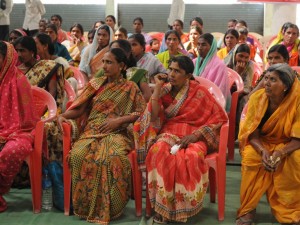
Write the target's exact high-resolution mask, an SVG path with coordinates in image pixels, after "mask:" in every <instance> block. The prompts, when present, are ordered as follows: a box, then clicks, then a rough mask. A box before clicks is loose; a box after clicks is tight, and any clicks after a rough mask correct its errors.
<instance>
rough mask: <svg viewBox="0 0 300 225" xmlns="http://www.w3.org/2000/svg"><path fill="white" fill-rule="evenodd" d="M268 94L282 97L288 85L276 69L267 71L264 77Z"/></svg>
mask: <svg viewBox="0 0 300 225" xmlns="http://www.w3.org/2000/svg"><path fill="white" fill-rule="evenodd" d="M264 83H265V91H266V95H267V96H268V97H271V98H275V99H278V98H282V97H283V96H284V93H285V90H286V89H287V87H286V86H285V84H284V83H283V82H282V80H281V79H280V78H279V75H278V73H277V72H276V71H272V72H267V73H266V75H265V77H264Z"/></svg>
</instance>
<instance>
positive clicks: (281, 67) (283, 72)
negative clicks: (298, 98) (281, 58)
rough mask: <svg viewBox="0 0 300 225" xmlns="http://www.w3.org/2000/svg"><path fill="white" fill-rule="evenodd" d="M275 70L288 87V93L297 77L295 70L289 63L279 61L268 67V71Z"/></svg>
mask: <svg viewBox="0 0 300 225" xmlns="http://www.w3.org/2000/svg"><path fill="white" fill-rule="evenodd" d="M274 71H275V72H277V74H278V76H279V79H280V80H281V81H282V82H283V83H284V85H285V86H286V87H287V90H286V93H288V92H289V90H290V89H291V87H292V86H293V83H294V81H295V78H296V74H295V72H294V70H293V69H292V68H291V67H290V66H289V65H288V64H287V63H277V64H274V65H272V66H270V67H269V68H268V69H267V72H274Z"/></svg>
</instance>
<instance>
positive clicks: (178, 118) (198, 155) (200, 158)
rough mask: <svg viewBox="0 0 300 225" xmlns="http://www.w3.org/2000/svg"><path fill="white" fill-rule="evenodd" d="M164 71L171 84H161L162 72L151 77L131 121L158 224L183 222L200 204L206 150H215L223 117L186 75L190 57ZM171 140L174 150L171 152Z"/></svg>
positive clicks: (189, 72) (211, 99) (174, 61)
mask: <svg viewBox="0 0 300 225" xmlns="http://www.w3.org/2000/svg"><path fill="white" fill-rule="evenodd" d="M169 71H170V72H169V74H168V76H169V79H170V83H167V84H164V81H163V80H164V79H165V78H166V77H167V75H166V74H158V75H156V76H155V83H156V86H155V89H154V93H153V95H152V98H151V100H150V102H149V103H148V108H147V109H146V111H145V112H144V114H143V115H142V116H141V117H140V119H139V120H138V121H137V122H136V123H135V126H134V131H135V139H136V147H137V154H138V162H139V164H140V168H141V169H143V168H145V167H146V168H147V172H148V189H149V197H150V201H151V206H152V207H153V208H154V210H155V212H156V215H155V217H154V220H155V221H156V222H158V223H162V222H168V221H177V222H186V221H187V219H188V218H189V217H191V216H193V215H195V214H197V213H198V212H199V211H200V210H201V209H202V206H203V205H202V204H203V198H204V195H205V193H206V189H207V185H208V167H207V164H206V162H205V155H206V154H207V153H210V152H213V151H217V148H218V142H219V132H220V127H221V125H222V124H223V123H225V122H226V121H227V116H226V113H225V111H224V109H223V108H222V107H221V106H220V105H219V104H218V103H217V102H216V100H215V99H214V97H213V96H212V95H211V94H210V93H209V92H208V91H207V90H206V89H205V88H204V87H202V86H201V85H200V84H199V83H198V82H196V81H194V80H190V79H191V78H192V73H193V71H194V64H193V62H192V60H191V59H190V58H189V57H187V56H178V57H174V58H171V60H170V66H169ZM176 145H179V146H180V147H179V150H178V152H177V153H174V152H173V154H172V153H170V150H171V148H172V146H176ZM148 150H149V151H148ZM147 153H148V154H147ZM146 156H147V157H146ZM145 158H146V160H145Z"/></svg>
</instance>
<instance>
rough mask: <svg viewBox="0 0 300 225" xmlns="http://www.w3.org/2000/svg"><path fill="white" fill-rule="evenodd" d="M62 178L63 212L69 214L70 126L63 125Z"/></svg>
mask: <svg viewBox="0 0 300 225" xmlns="http://www.w3.org/2000/svg"><path fill="white" fill-rule="evenodd" d="M63 128H64V137H63V179H64V214H65V215H66V216H69V215H70V199H71V171H70V169H69V166H68V163H67V160H66V158H67V155H68V153H69V151H70V149H71V138H70V137H71V126H70V125H68V124H64V125H63Z"/></svg>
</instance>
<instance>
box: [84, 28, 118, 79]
mask: <svg viewBox="0 0 300 225" xmlns="http://www.w3.org/2000/svg"><path fill="white" fill-rule="evenodd" d="M103 26H107V25H102V26H100V27H99V28H98V29H97V31H96V33H95V36H94V39H93V42H92V44H90V45H88V46H87V47H86V48H85V49H84V51H83V52H82V55H81V60H80V64H79V69H80V70H81V71H83V72H84V73H86V74H87V75H88V77H89V78H90V79H91V78H93V77H94V75H95V74H96V73H97V72H98V71H99V70H100V69H101V68H102V66H103V64H102V58H103V56H104V54H105V53H106V52H107V51H108V49H109V47H108V45H109V44H110V43H111V42H112V41H113V40H114V31H113V30H112V29H111V28H110V27H109V26H108V27H109V42H108V44H107V46H106V47H103V48H102V49H101V50H100V51H99V52H97V48H98V45H99V44H98V30H99V29H102V27H103Z"/></svg>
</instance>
